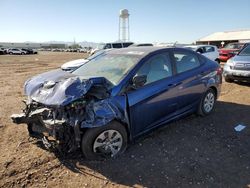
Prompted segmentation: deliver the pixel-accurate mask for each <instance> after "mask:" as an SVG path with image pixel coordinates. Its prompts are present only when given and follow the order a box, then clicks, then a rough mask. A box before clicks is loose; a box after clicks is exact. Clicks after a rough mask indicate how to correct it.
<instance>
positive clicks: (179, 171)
mask: <svg viewBox="0 0 250 188" xmlns="http://www.w3.org/2000/svg"><path fill="white" fill-rule="evenodd" d="M84 56H86V55H85V54H79V53H60V52H54V53H52V52H50V53H49V52H41V53H39V54H38V55H25V56H9V55H3V56H0V66H1V69H0V75H1V79H0V88H1V89H0V106H1V108H0V151H1V153H0V187H126V186H128V187H213V188H214V187H248V185H249V187H250V160H249V159H250V153H249V149H250V139H249V136H250V84H243V83H241V84H240V83H225V82H223V86H222V93H221V96H220V97H219V99H218V102H217V105H216V108H215V110H214V112H213V113H212V114H211V115H209V116H207V117H198V116H196V115H191V116H188V117H186V118H184V119H181V120H178V121H175V122H172V123H170V124H168V125H167V126H165V127H162V128H160V129H157V130H155V131H154V132H152V133H151V134H149V135H146V136H143V137H141V138H139V139H138V140H136V141H135V142H134V143H131V144H130V145H129V147H128V149H127V151H126V152H125V153H124V154H123V155H122V156H121V157H119V158H117V159H112V160H107V161H87V160H85V159H84V158H83V156H82V154H81V152H80V151H78V152H75V153H74V154H72V155H71V156H68V157H67V158H63V157H62V156H58V155H56V154H54V153H51V152H49V151H46V150H44V149H42V148H41V147H38V145H37V144H36V141H35V140H32V139H30V138H29V137H28V132H27V129H26V126H25V125H20V126H17V125H14V124H13V123H12V122H11V120H10V115H11V114H13V113H19V112H20V109H21V108H22V103H21V100H22V99H24V96H23V83H24V81H25V80H26V79H28V78H29V77H31V76H33V75H36V74H38V73H41V72H44V71H46V70H51V69H54V68H57V67H60V65H61V64H62V63H64V62H66V61H69V60H71V59H78V58H82V57H84ZM238 124H244V125H246V128H245V129H244V130H242V131H241V132H236V131H235V130H234V127H235V126H236V125H238Z"/></svg>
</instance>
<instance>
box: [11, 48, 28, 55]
mask: <svg viewBox="0 0 250 188" xmlns="http://www.w3.org/2000/svg"><path fill="white" fill-rule="evenodd" d="M8 53H9V54H10V55H25V54H26V51H24V50H21V49H18V48H12V49H9V50H8Z"/></svg>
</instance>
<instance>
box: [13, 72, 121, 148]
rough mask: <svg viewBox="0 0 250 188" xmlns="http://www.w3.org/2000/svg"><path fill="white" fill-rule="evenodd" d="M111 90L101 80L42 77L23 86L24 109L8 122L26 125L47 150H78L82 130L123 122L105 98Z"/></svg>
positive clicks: (63, 75)
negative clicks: (116, 120) (111, 122)
mask: <svg viewBox="0 0 250 188" xmlns="http://www.w3.org/2000/svg"><path fill="white" fill-rule="evenodd" d="M111 87H112V84H111V83H110V82H109V81H108V80H106V79H105V78H103V77H100V78H91V79H84V78H81V77H79V76H76V75H73V74H70V73H65V72H63V71H60V70H56V71H51V72H48V73H44V74H41V75H39V76H36V77H34V78H32V79H30V80H28V81H27V82H26V83H25V94H26V95H27V96H28V99H27V100H26V101H25V102H24V103H25V108H24V110H23V113H21V114H13V115H12V116H11V119H12V120H13V122H14V123H16V124H27V125H28V131H29V134H30V136H32V137H36V138H41V139H42V141H43V143H44V145H45V146H46V147H47V148H51V147H57V148H59V149H60V150H61V151H63V152H71V151H74V150H75V149H77V148H78V147H80V143H81V136H82V134H83V132H84V130H85V129H86V128H92V127H99V126H103V125H106V124H107V123H109V122H110V121H112V120H114V119H119V120H121V121H125V120H124V113H123V110H122V107H120V106H119V104H117V103H115V102H114V100H111V99H110V98H109V97H110V93H109V90H110V88H111ZM58 146H59V147H58Z"/></svg>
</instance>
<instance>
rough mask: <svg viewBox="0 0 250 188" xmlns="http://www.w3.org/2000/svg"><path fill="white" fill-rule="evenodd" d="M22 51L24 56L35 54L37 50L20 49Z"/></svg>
mask: <svg viewBox="0 0 250 188" xmlns="http://www.w3.org/2000/svg"><path fill="white" fill-rule="evenodd" d="M21 50H22V51H25V52H26V54H37V50H34V49H31V48H22V49H21Z"/></svg>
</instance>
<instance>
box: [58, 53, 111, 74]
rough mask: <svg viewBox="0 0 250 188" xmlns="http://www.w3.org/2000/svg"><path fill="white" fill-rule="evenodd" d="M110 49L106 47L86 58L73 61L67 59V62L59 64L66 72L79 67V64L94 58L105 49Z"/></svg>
mask: <svg viewBox="0 0 250 188" xmlns="http://www.w3.org/2000/svg"><path fill="white" fill-rule="evenodd" d="M110 50H111V49H107V50H100V51H98V52H96V53H95V54H94V55H92V56H89V57H88V58H87V59H76V60H73V61H69V62H67V63H64V64H63V65H62V66H61V69H62V70H64V71H67V72H72V71H74V70H76V69H77V68H79V67H80V66H82V65H83V64H85V63H87V62H89V61H90V60H92V59H94V58H96V57H97V56H99V55H101V54H104V53H105V52H106V51H110Z"/></svg>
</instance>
